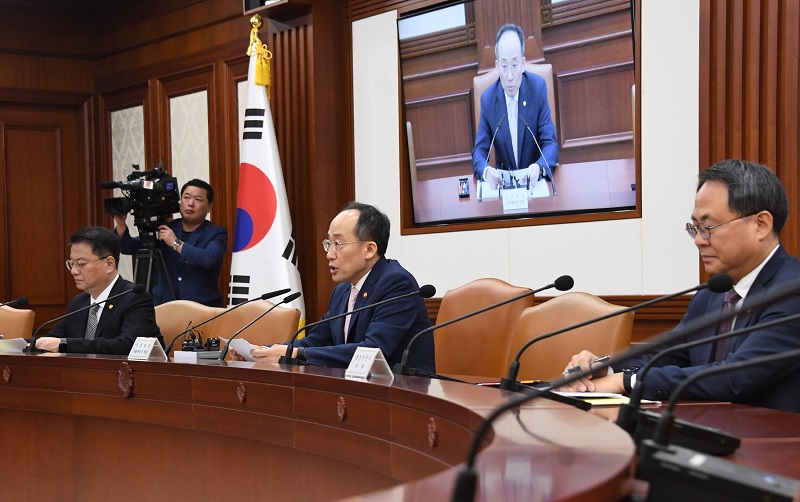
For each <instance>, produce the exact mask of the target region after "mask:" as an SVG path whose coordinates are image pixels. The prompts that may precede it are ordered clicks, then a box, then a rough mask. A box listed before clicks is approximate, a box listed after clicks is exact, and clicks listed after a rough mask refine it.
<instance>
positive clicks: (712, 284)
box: [500, 274, 733, 392]
mask: <svg viewBox="0 0 800 502" xmlns="http://www.w3.org/2000/svg"><path fill="white" fill-rule="evenodd" d="M732 287H733V279H732V278H731V276H730V275H728V274H717V275H714V276H712V277H711V278H710V279H709V280H708V282H706V283H703V284H700V285H698V286H695V287H693V288H689V289H685V290H683V291H679V292H677V293H673V294H669V295H665V296H661V297H659V298H654V299H652V300H648V301H646V302H643V303H640V304H638V305H633V306H631V307H627V308H624V309H620V310H617V311H616V312H611V313H610V314H606V315H602V316H600V317H596V318H594V319H589V320H588V321H584V322H580V323H578V324H573V325H572V326H567V327H566V328H562V329H559V330H556V331H552V332H550V333H545V334H544V335H541V336H537V337H536V338H534V339H532V340H529V341H528V342H527V343H525V345H523V346H522V347H521V348H520V349H519V352H517V355H516V357H514V360H513V361H511V365H510V366H509V368H508V377H507V378H503V379H502V381H501V382H500V388H501V389H504V390H513V391H516V392H519V389H520V385H521V384H520V383H519V382H518V381H517V375H518V374H519V360H520V358H522V354H523V353H524V352H525V351H526V350H527V349H528V347H530V346H531V345H533V344H534V343H536V342H538V341H540V340H544V339H546V338H550V337H551V336H555V335H559V334H561V333H564V332H565V331H571V330H573V329H578V328H581V327H583V326H587V325H589V324H594V323H596V322H600V321H604V320H606V319H609V318H611V317H615V316H618V315H622V314H625V313H627V312H632V311H634V310H637V309H640V308H643V307H647V306H649V305H653V304H654V303H658V302H662V301H665V300H669V299H671V298H675V297H676V296H681V295H685V294H687V293H691V292H693V291H700V290H702V289H706V288H708V289H709V290H711V291H713V292H714V293H724V292H725V291H728V290H729V289H731V288H732Z"/></svg>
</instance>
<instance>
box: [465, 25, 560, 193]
mask: <svg viewBox="0 0 800 502" xmlns="http://www.w3.org/2000/svg"><path fill="white" fill-rule="evenodd" d="M494 53H495V58H496V60H495V66H496V67H497V70H498V71H499V72H500V78H498V79H497V82H495V83H494V84H492V85H490V86H489V88H488V89H486V91H484V93H483V95H482V96H481V117H480V121H479V124H478V132H477V135H476V136H475V146H474V147H473V149H472V170H473V171H474V173H475V176H477V178H478V179H479V180H482V181H488V182H490V183H491V184H492V185H494V186H496V185H498V184H499V183H500V181H501V176H500V174H499V173H498V172H497V169H503V170H507V171H514V170H517V169H525V168H527V167H531V171H532V172H531V178H532V182H533V183H535V182H536V181H537V179H540V178H541V177H543V176H548V173H547V170H546V169H547V166H549V167H550V169H551V170H552V169H555V167H556V162H558V143H557V142H556V128H555V126H554V125H553V121H552V119H551V118H550V105H549V104H548V102H547V85H546V84H545V81H544V79H543V78H542V77H540V76H538V75H534V74H531V73H528V72H526V71H525V35H524V34H523V33H522V29H521V28H520V27H519V26H516V25H513V24H506V25H504V26H503V27H501V28H500V30H499V31H498V32H497V39H496V41H495V46H494ZM525 124H527V125H528V126H530V128H531V131H532V132H533V134H534V135H535V136H536V141H538V142H539V147H541V151H542V152H543V153H544V155H543V156H542V155H541V154H540V152H539V147H537V146H536V142H535V141H534V139H533V138H532V137H531V133H530V132H528V130H527V128H526V125H525ZM493 137H494V144H493V148H494V152H495V166H494V167H493V166H490V165H488V161H487V159H488V157H489V152H490V148H492V138H493Z"/></svg>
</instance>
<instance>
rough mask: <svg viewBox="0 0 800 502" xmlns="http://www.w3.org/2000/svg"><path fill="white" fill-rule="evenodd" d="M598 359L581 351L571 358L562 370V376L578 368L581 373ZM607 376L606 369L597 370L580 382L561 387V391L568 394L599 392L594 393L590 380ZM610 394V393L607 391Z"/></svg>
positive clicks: (589, 353)
mask: <svg viewBox="0 0 800 502" xmlns="http://www.w3.org/2000/svg"><path fill="white" fill-rule="evenodd" d="M597 358H598V357H597V356H596V355H594V354H592V353H591V352H589V351H588V350H582V351H580V352H579V353H578V354H575V355H574V356H572V359H570V361H569V363H568V364H567V367H566V368H564V374H565V375H566V374H567V372H568V371H569V370H570V369H571V368H580V369H581V371H586V370H588V369H589V367H590V366H591V364H592V361H594V360H595V359H597ZM607 374H608V368H603V369H601V370H598V371H597V372H595V373H591V374H589V375H587V376H585V377H584V378H581V379H580V380H576V381H574V382H572V383H571V384H569V385H568V386H566V387H563V388H562V389H561V390H565V391H569V392H599V391H595V384H594V383H593V382H592V379H595V378H601V377H604V376H606V375H607ZM608 392H611V391H608Z"/></svg>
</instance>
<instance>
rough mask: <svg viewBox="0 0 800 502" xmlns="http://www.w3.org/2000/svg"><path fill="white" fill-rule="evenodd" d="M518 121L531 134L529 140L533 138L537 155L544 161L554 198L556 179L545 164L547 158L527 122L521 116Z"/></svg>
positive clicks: (556, 193) (548, 165)
mask: <svg viewBox="0 0 800 502" xmlns="http://www.w3.org/2000/svg"><path fill="white" fill-rule="evenodd" d="M519 119H520V120H521V121H522V125H524V126H525V129H527V130H528V132H529V133H531V138H533V142H534V143H536V148H537V149H538V150H539V155H541V156H542V160H543V161H544V169H545V173H546V174H547V177H548V178H550V184H551V185H553V195H554V196H555V195H558V192H557V191H556V179H555V178H554V177H553V170H552V169H551V168H550V164H548V163H547V158H546V157H545V156H544V152H543V151H542V147H541V146H539V141H537V140H536V135H535V134H533V130H532V129H531V126H529V125H528V121H527V120H525V118H524V117H523V116H522V115H520V116H519Z"/></svg>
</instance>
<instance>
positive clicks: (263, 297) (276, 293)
mask: <svg viewBox="0 0 800 502" xmlns="http://www.w3.org/2000/svg"><path fill="white" fill-rule="evenodd" d="M289 291H291V289H290V288H283V289H278V290H276V291H272V292H270V293H264V294H263V295H261V296H257V297H255V298H251V299H249V300H247V301H245V302H242V303H237V304H236V305H234V306H233V307H231V308H229V309H225V310H223V311H222V312H220V313H219V314H217V315H215V316H211V317H209V318H208V319H206V320H205V321H203V322H201V323H200V324H197V325H195V326H192V325H190V326H189V327H188V328H186V329H185V330H184V331H182V332H181V333H178V334H177V335H175V338H173V339H172V340H171V341H170V342H169V343H168V344H167V348H166V349H164V353H165V354H167V355H169V351H170V350H172V346H173V345H175V342H176V341H177V340H178V338H180V337H182V336H184V335H186V334H188V333H192V332H194V331H195V330H196V329H197V328H199V327H200V326H202V325H204V324H206V323H209V322H211V321H213V320H214V319H216V318H217V317H220V316H223V315H225V314H227V313H229V312H233V311H234V310H236V309H238V308H239V307H242V306H244V305H247V304H248V303H252V302H257V301H259V300H269V299H270V298H274V297H276V296H279V295H282V294H285V293H288V292H289Z"/></svg>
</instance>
